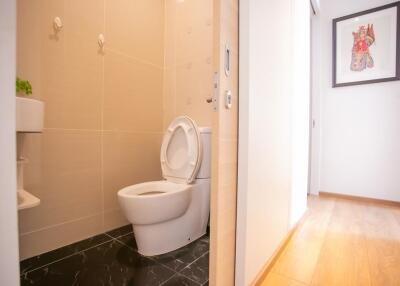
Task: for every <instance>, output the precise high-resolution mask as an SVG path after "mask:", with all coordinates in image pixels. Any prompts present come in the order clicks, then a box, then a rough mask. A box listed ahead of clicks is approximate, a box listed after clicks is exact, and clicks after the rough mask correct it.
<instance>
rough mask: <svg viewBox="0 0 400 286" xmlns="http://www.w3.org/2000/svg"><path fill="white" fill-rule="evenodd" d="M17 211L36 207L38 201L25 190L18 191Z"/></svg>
mask: <svg viewBox="0 0 400 286" xmlns="http://www.w3.org/2000/svg"><path fill="white" fill-rule="evenodd" d="M17 196H18V210H23V209H28V208H33V207H36V206H38V205H39V204H40V200H39V199H38V198H37V197H35V196H34V195H32V194H30V193H28V192H27V191H25V190H18V191H17Z"/></svg>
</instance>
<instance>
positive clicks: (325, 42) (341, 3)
mask: <svg viewBox="0 0 400 286" xmlns="http://www.w3.org/2000/svg"><path fill="white" fill-rule="evenodd" d="M320 2H321V7H320V8H321V10H320V11H321V14H320V16H319V17H320V19H319V20H318V25H319V31H316V32H315V33H316V34H314V35H313V38H314V41H317V43H318V45H319V51H318V52H317V53H319V60H317V61H316V62H317V66H316V67H315V66H314V67H313V68H315V70H314V72H315V73H317V74H319V81H320V87H319V91H318V94H316V96H319V97H320V108H321V110H320V114H321V118H320V124H321V125H320V127H321V138H320V139H321V146H320V147H321V148H320V150H321V153H320V156H321V165H320V172H321V174H320V176H321V177H320V180H321V181H320V186H319V190H321V191H325V192H332V193H340V194H347V195H354V196H363V197H371V198H378V199H386V200H394V201H400V176H399V166H400V82H398V81H397V82H388V83H377V84H369V85H359V86H352V87H340V88H331V84H332V82H331V78H332V71H331V70H332V60H331V58H332V19H333V18H336V17H340V16H344V15H348V14H351V13H355V12H359V11H363V10H366V9H370V8H374V7H377V6H381V5H384V4H387V3H391V2H394V1H387V0H368V1H365V0H352V1H348V0H336V1H329V0H321V1H320ZM377 37H379V35H377ZM318 63H319V64H318Z"/></svg>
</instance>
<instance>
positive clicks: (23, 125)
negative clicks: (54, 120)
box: [16, 96, 44, 132]
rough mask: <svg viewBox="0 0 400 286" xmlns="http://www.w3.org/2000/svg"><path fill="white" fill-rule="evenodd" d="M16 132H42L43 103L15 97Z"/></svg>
mask: <svg viewBox="0 0 400 286" xmlns="http://www.w3.org/2000/svg"><path fill="white" fill-rule="evenodd" d="M16 115H17V119H16V121H17V122H16V124H17V132H42V130H43V119H44V104H43V102H41V101H39V100H36V99H31V98H25V97H18V96H17V110H16Z"/></svg>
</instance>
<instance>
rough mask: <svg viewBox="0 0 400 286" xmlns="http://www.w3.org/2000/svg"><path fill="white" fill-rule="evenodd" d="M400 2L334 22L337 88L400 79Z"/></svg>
mask: <svg viewBox="0 0 400 286" xmlns="http://www.w3.org/2000/svg"><path fill="white" fill-rule="evenodd" d="M399 41H400V2H395V3H391V4H388V5H385V6H381V7H377V8H374V9H371V10H367V11H363V12H359V13H355V14H352V15H348V16H344V17H340V18H336V19H333V87H340V86H349V85H358V84H368V83H376V82H384V81H392V80H399V79H400V53H399V50H400V42H399Z"/></svg>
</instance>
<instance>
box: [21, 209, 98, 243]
mask: <svg viewBox="0 0 400 286" xmlns="http://www.w3.org/2000/svg"><path fill="white" fill-rule="evenodd" d="M101 214H102V213H97V214H94V215H89V216H84V217H80V218H78V219H73V220H69V221H65V222H62V223H57V224H52V225H49V226H46V227H42V228H39V229H35V230H32V231H28V232H24V233H20V236H24V235H28V234H32V233H35V232H39V231H44V230H48V229H50V228H54V227H58V226H62V225H64V224H69V223H73V222H78V221H81V220H85V219H89V218H92V217H96V216H99V215H101ZM99 234H102V233H98V234H95V235H92V236H90V237H87V238H91V237H93V236H96V235H99ZM87 238H85V239H87ZM85 239H82V240H85ZM82 240H79V241H82ZM76 242H78V241H76ZM73 243H74V242H73ZM65 246H66V245H65Z"/></svg>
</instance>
